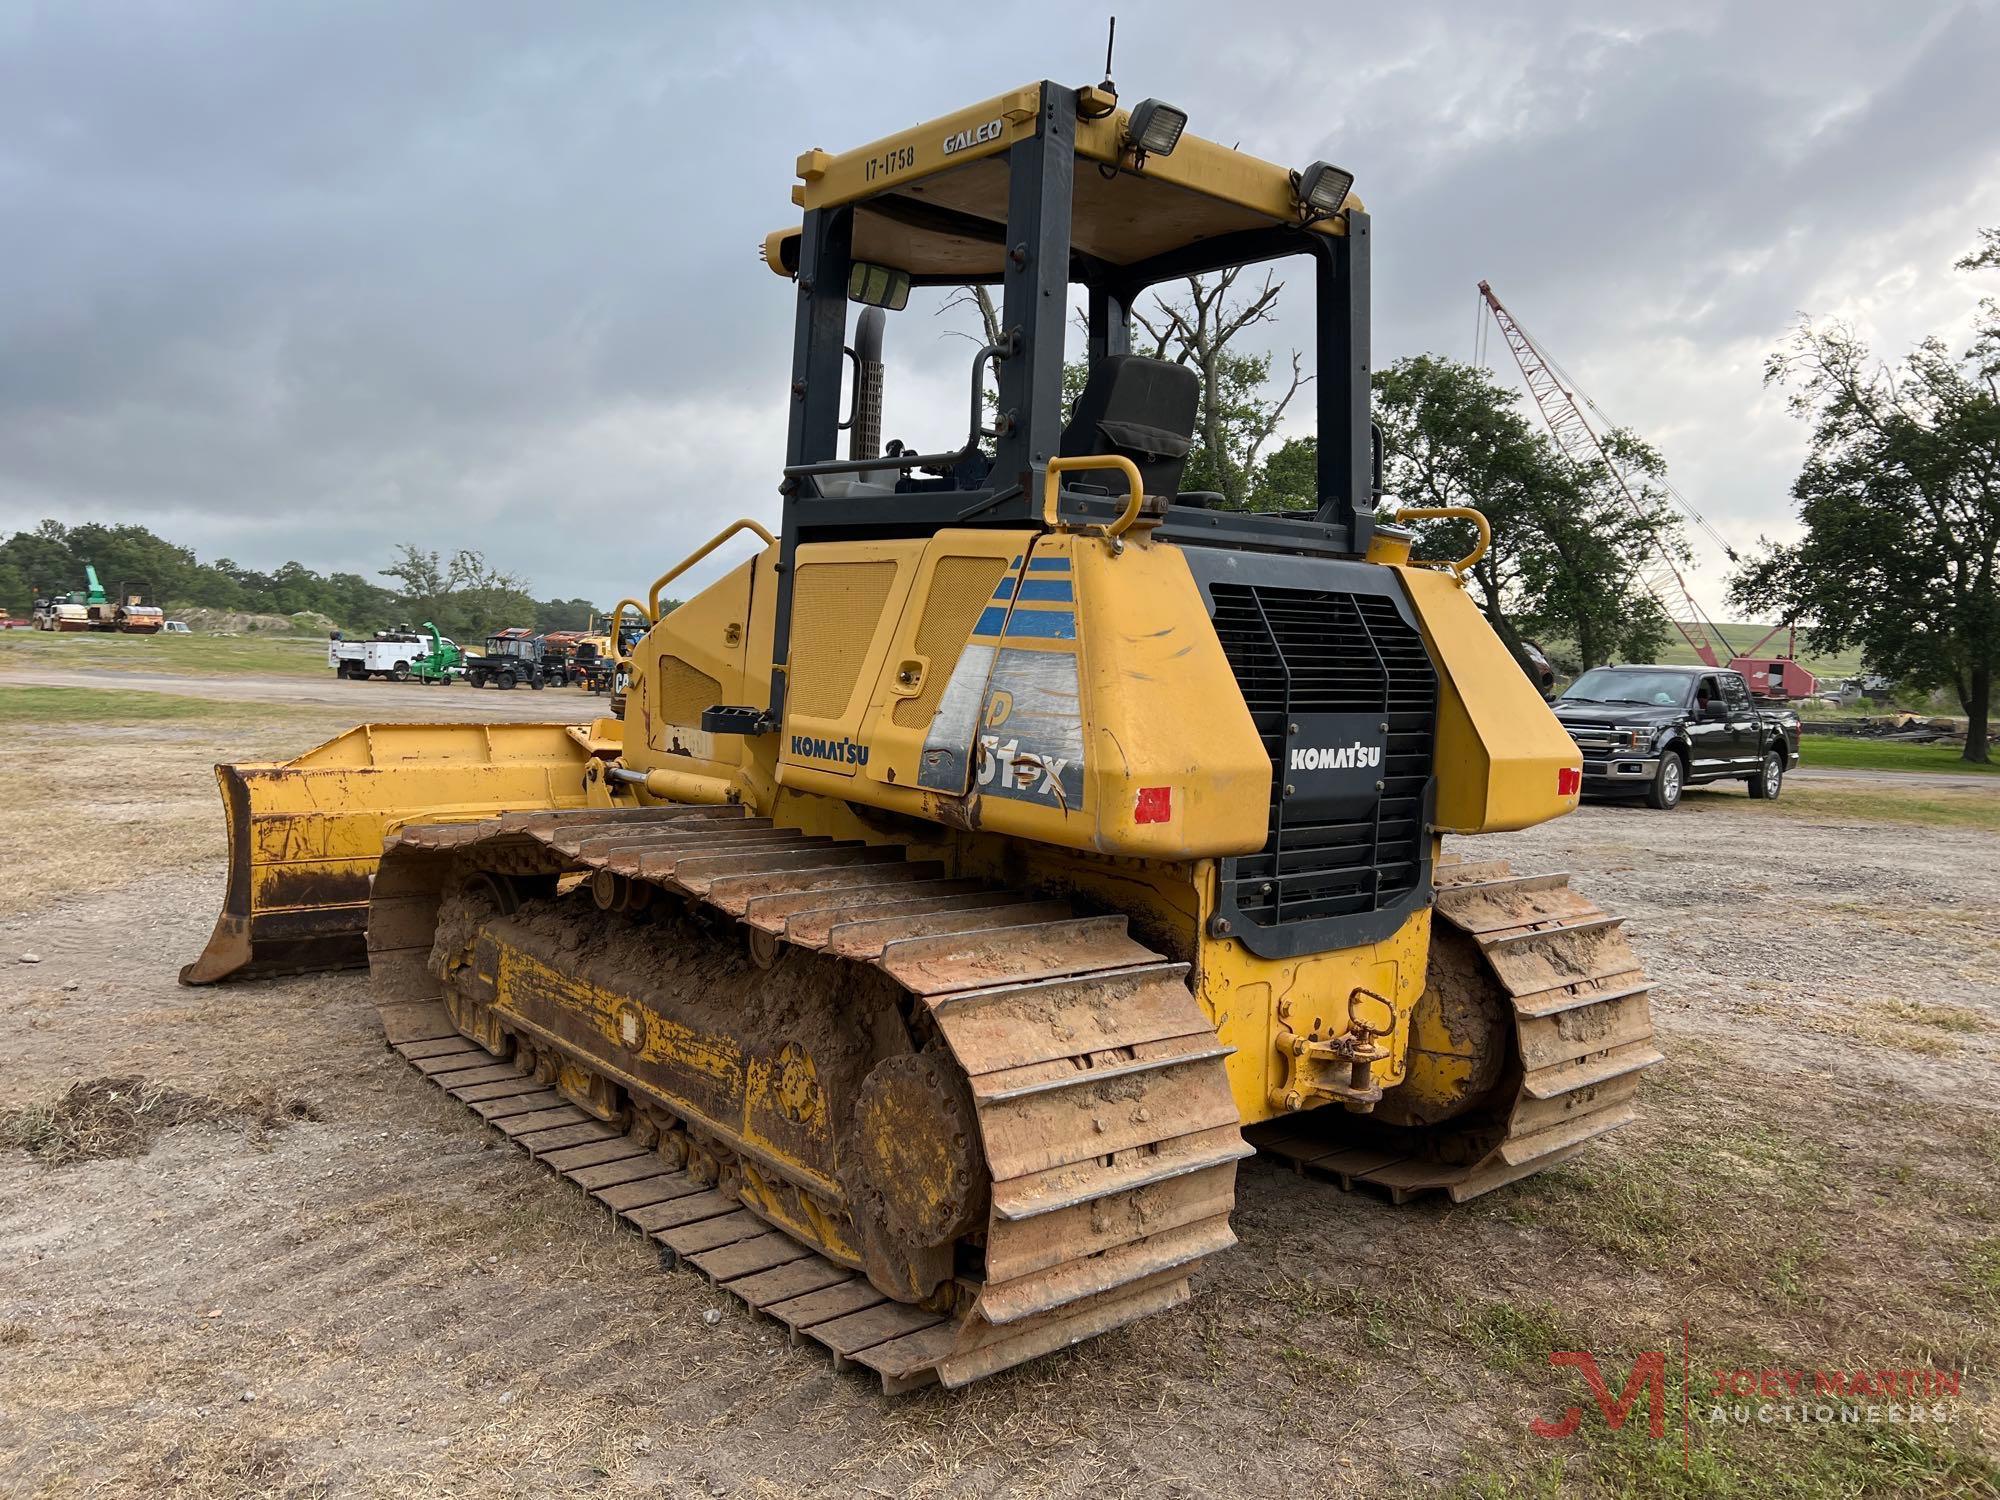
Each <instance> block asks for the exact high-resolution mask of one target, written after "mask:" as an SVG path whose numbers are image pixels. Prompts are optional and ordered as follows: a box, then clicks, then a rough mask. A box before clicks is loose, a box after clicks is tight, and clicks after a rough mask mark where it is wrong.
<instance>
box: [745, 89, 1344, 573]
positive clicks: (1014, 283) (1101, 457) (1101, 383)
mask: <svg viewBox="0 0 2000 1500" xmlns="http://www.w3.org/2000/svg"><path fill="white" fill-rule="evenodd" d="M1186 125H1187V117H1186V115H1185V114H1184V113H1182V112H1181V111H1179V110H1177V109H1174V108H1173V107H1172V106H1170V105H1167V104H1165V103H1163V102H1161V101H1159V100H1152V99H1148V100H1145V101H1143V102H1142V103H1140V104H1139V105H1138V106H1137V107H1136V108H1133V109H1130V110H1127V109H1125V108H1123V107H1121V106H1120V104H1119V100H1118V97H1117V94H1116V92H1115V90H1114V89H1113V88H1112V87H1111V85H1110V84H1109V83H1108V82H1107V83H1105V84H1101V85H1094V86H1091V87H1086V88H1080V89H1079V88H1071V87H1067V86H1064V85H1061V84H1056V83H1051V82H1042V83H1039V84H1034V85H1030V86H1029V87H1027V88H1023V89H1017V90H1015V91H1013V92H1011V93H1007V94H1002V95H999V96H997V97H995V98H993V99H989V100H986V101H985V102H983V103H980V104H977V105H974V106H972V107H971V108H969V109H965V110H961V111H959V112H958V113H956V114H954V115H949V116H946V117H945V118H943V119H940V120H937V121H934V122H932V123H931V124H928V125H923V126H919V127H916V128H915V129H913V130H910V131H906V132H904V133H902V134H900V135H897V136H892V137H889V138H887V139H885V140H881V141H877V142H874V143H872V144H871V145H868V146H863V147H860V148H858V149H857V150H853V151H848V152H844V153H841V154H838V155H834V154H830V153H828V152H825V151H819V150H815V151H809V152H807V153H806V154H805V155H803V156H801V157H800V158H799V161H798V172H799V176H800V178H801V179H802V184H801V186H799V187H795V188H794V189H793V201H794V202H795V203H797V204H798V205H799V206H800V207H801V208H803V209H804V210H805V214H804V221H803V223H802V224H801V225H800V226H799V228H797V229H793V230H786V231H781V232H780V233H777V234H774V235H771V236H770V237H769V238H768V239H767V240H766V242H765V247H764V255H765V259H766V261H767V262H768V263H769V264H770V266H771V268H772V269H773V270H774V271H777V272H778V273H779V274H781V275H785V276H788V277H791V278H793V279H794V280H795V281H796V283H797V286H798V314H797V318H798V321H797V329H796V338H795V341H794V353H793V371H792V375H793V379H792V397H793V400H792V413H791V424H790V440H789V444H788V448H787V455H786V467H785V482H784V485H783V490H784V493H785V495H786V497H787V500H788V502H789V503H788V504H787V506H786V520H785V537H784V549H785V553H786V557H787V559H789V557H790V555H791V552H792V551H793V549H795V548H796V547H797V546H798V545H799V544H800V543H801V542H811V541H827V540H841V539H858V538H864V537H869V536H875V537H890V536H897V535H905V536H908V535H921V534H924V533H927V532H930V531H934V530H936V529H937V528H938V527H940V526H975V527H977V526H1013V527H1019V526H1022V525H1024V524H1026V525H1059V526H1067V527H1075V526H1091V527H1111V526H1116V528H1117V529H1118V530H1121V531H1122V530H1123V529H1125V528H1126V527H1129V526H1131V525H1133V524H1146V525H1154V526H1157V527H1158V528H1159V533H1160V534H1161V535H1162V536H1163V537H1166V538H1168V539H1171V540H1175V541H1181V542H1192V543H1199V542H1216V543H1222V544H1226V545H1232V546H1251V547H1257V548H1261V549H1282V550H1286V551H1297V552H1314V553H1320V554H1323V555H1327V554H1330V555H1334V556H1347V557H1353V556H1359V555H1362V554H1365V553H1366V551H1367V549H1368V543H1369V539H1370V536H1371V535H1372V533H1373V530H1374V519H1375V503H1376V497H1377V494H1378V491H1379V483H1378V465H1377V461H1376V453H1375V444H1374V441H1373V434H1372V427H1371V423H1370V419H1369V385H1368V375H1369V370H1368V360H1369V354H1368V343H1369V340H1368V217H1367V214H1366V213H1365V212H1364V211H1363V209H1362V206H1361V204H1360V202H1359V201H1358V200H1357V199H1355V198H1354V197H1353V195H1352V193H1351V191H1350V189H1351V186H1352V182H1353V178H1352V175H1351V174H1349V173H1347V172H1344V171H1342V170H1340V169H1339V168H1336V167H1333V166H1331V165H1329V164H1328V163H1325V162H1314V163H1312V164H1311V165H1310V166H1308V167H1306V168H1305V169H1303V170H1302V171H1291V170H1288V169H1286V168H1284V167H1281V166H1278V165H1275V164H1273V163H1270V162H1265V161H1260V160H1258V159H1257V158H1255V157H1251V156H1247V155H1244V154H1243V153H1241V152H1237V151H1233V150H1230V149H1228V148H1226V147H1223V146H1220V145H1217V144H1215V143H1213V142H1210V141H1205V140H1202V139H1201V138H1199V137H1198V136H1195V135H1193V134H1191V133H1189V132H1188V131H1187V130H1186V128H1185V127H1186ZM1274 262H1293V263H1294V265H1295V267H1296V268H1297V269H1294V270H1292V271H1288V272H1287V275H1288V285H1291V286H1297V287H1300V288H1301V289H1302V290H1309V292H1310V295H1311V298H1312V303H1313V320H1312V326H1313V340H1312V343H1313V356H1314V363H1315V367H1316V370H1315V378H1314V381H1313V384H1312V387H1311V390H1312V392H1313V394H1314V396H1315V400H1316V408H1317V410H1316V416H1317V424H1316V425H1317V431H1316V439H1317V460H1316V462H1317V474H1316V486H1315V488H1316V493H1315V495H1314V496H1313V497H1312V503H1311V504H1310V505H1309V506H1301V507H1300V508H1298V509H1295V510H1292V511H1288V512H1283V513H1278V514H1256V513H1248V512H1241V511H1225V510H1222V509H1221V508H1220V500H1221V497H1220V496H1216V495H1209V494H1203V493H1196V492H1191V491H1186V490H1183V489H1182V487H1181V486H1182V481H1183V479H1184V477H1185V471H1186V465H1187V462H1188V458H1189V455H1190V453H1191V451H1192V449H1193V446H1194V439H1195V433H1196V426H1197V420H1198V417H1199V409H1198V408H1199V402H1200V382H1199V380H1198V378H1197V376H1196V373H1195V371H1194V370H1193V369H1192V368H1190V367H1189V366H1187V365H1183V364H1179V363H1175V362H1173V361H1171V360H1168V359H1162V358H1155V357H1151V356H1149V355H1148V354H1146V353H1144V352H1141V351H1137V350H1135V349H1134V348H1133V347H1132V325H1133V312H1134V309H1135V307H1137V306H1139V304H1140V302H1141V299H1142V298H1144V297H1146V296H1147V295H1148V294H1149V293H1150V292H1152V291H1153V290H1154V289H1156V288H1169V289H1170V288H1172V287H1173V286H1175V285H1178V284H1180V283H1182V282H1184V281H1185V280H1186V279H1187V278H1189V277H1192V276H1201V275H1209V274H1213V273H1220V272H1228V271H1232V270H1234V269H1237V268H1241V267H1247V266H1255V265H1262V264H1266V263H1274ZM1300 270H1302V271H1303V272H1304V274H1299V272H1300ZM921 287H938V288H951V289H964V288H980V289H997V292H998V296H997V297H996V296H994V295H993V290H986V292H985V294H986V296H988V297H989V298H991V300H992V303H993V304H994V311H995V314H996V321H997V323H998V336H997V337H995V338H993V339H992V340H991V341H989V342H987V343H985V344H984V345H983V346H982V347H980V348H979V349H978V351H977V352H976V353H975V354H974V355H973V357H972V360H971V368H970V372H969V380H968V383H967V387H966V389H967V395H968V402H969V407H968V418H967V424H966V430H965V436H964V438H963V440H962V441H959V442H956V443H955V444H953V445H951V446H938V445H931V447H932V451H918V450H916V449H910V448H905V447H903V446H902V445H900V444H897V443H891V444H889V445H888V448H887V451H884V448H883V446H882V444H881V431H880V404H881V390H880V373H881V369H882V365H881V342H882V326H883V321H884V315H885V313H889V312H895V311H900V310H902V309H903V308H904V307H905V306H907V304H908V301H909V297H910V292H911V289H912V288H921ZM1073 295H1080V298H1081V300H1082V301H1083V303H1084V309H1085V311H1084V321H1085V322H1086V323H1087V330H1088V331H1087V347H1086V349H1085V351H1084V354H1085V362H1086V375H1085V379H1084V382H1083V385H1082V388H1081V390H1080V391H1078V392H1077V393H1076V394H1075V396H1074V399H1073V400H1072V401H1070V402H1067V403H1066V402H1065V401H1064V399H1063V388H1062V387H1063V355H1064V342H1065V339H1064V335H1065V332H1066V327H1067V325H1068V323H1069V321H1070V314H1071V307H1072V301H1071V299H1072V296H1073ZM850 303H858V304H860V305H861V308H862V312H861V313H860V315H859V317H858V319H857V320H856V321H855V322H854V324H853V327H852V329H851V330H850V320H849V304H850ZM850 362H851V367H852V378H851V379H844V377H847V376H848V375H849V364H850ZM989 374H990V376H991V379H992V382H993V384H994V385H996V386H997V400H995V401H993V402H991V404H989V400H988V396H987V386H988V378H989ZM844 387H845V389H844ZM843 398H845V399H843ZM843 432H845V433H847V434H848V438H849V441H848V443H847V452H846V453H845V454H843V453H842V452H841V434H842V433H843ZM1052 463H1053V465H1054V467H1055V469H1056V470H1057V481H1056V483H1055V484H1053V485H1051V484H1050V483H1049V473H1050V469H1051V465H1052ZM1127 465H1129V468H1128V467H1126V466H1127ZM1135 476H1136V484H1135V483H1134V482H1133V480H1134V477H1135ZM1128 511H1129V512H1130V514H1127V512H1128ZM1142 515H1143V522H1141V516H1142Z"/></svg>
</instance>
